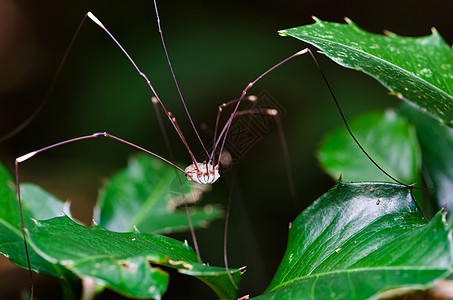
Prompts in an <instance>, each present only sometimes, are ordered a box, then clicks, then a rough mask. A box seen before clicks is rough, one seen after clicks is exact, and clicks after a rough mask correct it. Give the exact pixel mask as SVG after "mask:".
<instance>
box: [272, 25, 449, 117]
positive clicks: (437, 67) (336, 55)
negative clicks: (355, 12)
mask: <svg viewBox="0 0 453 300" xmlns="http://www.w3.org/2000/svg"><path fill="white" fill-rule="evenodd" d="M315 21H316V23H314V24H311V25H306V26H301V27H296V28H291V29H286V30H282V31H280V34H281V35H287V36H292V37H295V38H297V39H300V40H302V41H305V42H307V43H309V44H312V45H314V46H316V47H317V48H319V49H321V50H322V52H323V53H324V54H325V55H327V56H328V57H329V58H331V59H332V60H333V61H335V62H336V63H338V64H340V65H341V66H344V67H347V68H352V69H356V70H359V71H362V72H364V73H366V74H368V75H370V76H372V77H374V78H375V79H377V80H378V81H379V82H380V83H381V84H383V85H384V86H385V87H386V88H387V89H389V90H390V92H391V93H393V94H395V95H396V96H397V97H398V98H400V99H404V100H405V101H407V102H408V103H409V104H410V105H412V106H414V107H416V108H417V109H419V110H421V111H423V112H426V113H428V114H429V115H431V116H432V117H434V118H436V119H438V120H440V121H441V122H444V123H446V124H448V125H450V126H452V125H453V50H452V48H451V47H450V46H449V45H448V44H447V43H446V42H445V41H444V40H443V39H442V37H441V36H440V35H439V33H438V32H437V31H435V30H433V33H432V34H431V35H429V36H426V37H418V38H410V37H402V36H398V35H396V34H393V33H389V34H388V35H385V36H384V35H378V34H372V33H369V32H366V31H364V30H362V29H360V28H359V27H357V26H356V25H355V24H354V23H353V22H352V21H350V20H349V19H346V21H347V22H348V24H338V23H330V22H324V21H321V20H319V19H315Z"/></svg>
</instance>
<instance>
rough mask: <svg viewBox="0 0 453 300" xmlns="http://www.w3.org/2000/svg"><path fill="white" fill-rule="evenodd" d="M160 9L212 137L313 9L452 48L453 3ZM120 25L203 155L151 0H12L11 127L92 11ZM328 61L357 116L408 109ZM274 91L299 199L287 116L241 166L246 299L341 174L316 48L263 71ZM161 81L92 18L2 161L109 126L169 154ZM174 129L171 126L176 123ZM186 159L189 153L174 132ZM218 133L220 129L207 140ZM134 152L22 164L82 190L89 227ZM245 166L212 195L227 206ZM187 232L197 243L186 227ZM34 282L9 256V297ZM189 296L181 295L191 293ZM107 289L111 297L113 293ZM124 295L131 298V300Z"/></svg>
mask: <svg viewBox="0 0 453 300" xmlns="http://www.w3.org/2000/svg"><path fill="white" fill-rule="evenodd" d="M158 4H159V9H160V16H161V20H162V26H163V30H164V34H165V37H166V42H167V47H168V50H169V54H170V57H171V59H172V64H173V66H174V68H175V71H176V75H177V77H178V78H179V83H180V86H181V89H182V92H183V94H184V96H185V98H186V101H187V104H188V106H189V109H190V111H191V113H192V116H193V119H194V121H195V123H196V125H197V126H198V127H199V128H202V127H203V128H205V130H204V132H202V133H201V134H202V135H203V136H209V135H210V133H211V131H212V129H213V126H214V121H215V115H216V113H217V107H218V105H219V104H221V103H222V102H225V101H227V100H230V99H233V98H235V97H238V96H239V95H240V93H241V91H242V89H243V88H244V87H245V86H246V85H247V83H248V82H250V81H251V80H253V79H255V78H256V77H257V76H258V75H260V74H261V73H262V72H264V71H265V70H266V69H268V68H269V67H271V66H273V65H274V64H276V63H277V62H279V61H280V60H282V59H284V58H286V57H288V56H289V55H291V54H293V53H294V52H296V51H298V50H300V49H302V48H304V47H306V46H307V45H305V44H304V43H302V42H300V41H297V40H294V39H292V38H288V37H285V38H283V37H279V36H278V34H277V31H278V30H279V29H285V28H290V27H294V26H300V25H305V24H310V23H312V22H313V21H312V19H311V16H312V15H314V16H317V17H319V18H321V19H323V20H327V21H335V22H344V21H343V18H344V17H345V16H347V17H349V18H350V19H352V20H353V21H354V22H355V23H356V24H358V25H359V26H360V27H362V28H364V29H366V30H368V31H371V32H374V33H382V31H383V30H390V31H392V32H395V33H398V34H401V35H408V36H421V35H428V34H430V32H431V27H436V28H437V30H438V31H439V32H440V34H441V35H442V36H443V37H444V38H445V39H446V41H447V42H448V43H449V44H451V43H452V41H453V30H452V28H453V26H452V21H451V16H452V15H451V12H452V11H453V10H452V8H453V5H452V2H451V1H448V0H445V1H387V0H384V1H372V2H370V1H289V0H287V1H198V0H194V1H160V2H159V3H158ZM88 10H90V11H92V12H93V13H95V15H96V16H97V17H98V18H99V19H100V20H101V21H102V22H103V23H104V24H105V25H106V26H107V27H108V28H109V29H110V30H111V32H112V33H113V34H114V35H115V36H116V38H117V39H118V40H119V41H120V42H121V43H122V44H123V46H124V47H125V48H126V49H127V50H128V51H129V53H130V54H131V56H132V57H133V58H134V60H135V61H136V63H137V64H138V65H139V66H140V67H141V68H142V70H143V71H144V72H145V73H146V74H147V75H148V77H149V78H150V80H151V82H152V83H153V84H154V86H155V88H156V90H157V91H158V93H159V94H160V97H161V98H162V99H163V100H164V101H165V103H166V104H167V106H168V108H169V110H171V111H172V112H173V113H174V114H175V115H176V117H177V118H178V121H179V124H180V126H181V127H182V128H183V130H184V132H186V133H187V139H188V140H189V144H190V145H194V149H193V151H194V152H195V153H200V151H201V149H200V147H199V146H198V144H197V141H196V140H195V137H194V135H193V134H192V133H191V131H190V127H189V123H188V121H187V118H186V116H185V115H184V112H183V110H182V106H181V104H180V103H179V102H178V101H179V100H178V95H177V93H176V90H175V88H174V84H173V82H172V78H171V75H170V73H169V70H168V66H167V62H166V60H165V57H164V53H163V51H162V45H161V43H160V38H159V35H158V31H157V26H156V18H155V14H154V10H153V4H152V1H17V0H0V99H1V101H0V103H1V104H0V105H1V106H0V135H3V134H6V133H8V132H9V131H11V130H12V129H13V128H14V127H15V126H17V125H18V124H19V123H20V122H21V121H23V120H25V119H26V118H27V117H28V116H29V115H30V114H32V113H33V111H34V110H35V109H36V108H37V107H38V106H39V104H40V103H41V102H42V101H43V99H44V97H45V94H46V92H47V90H48V88H49V86H50V82H51V80H52V77H53V75H54V73H55V71H56V70H57V67H58V64H59V62H60V60H61V58H62V56H63V53H64V51H65V49H66V47H67V46H68V44H69V42H70V40H71V38H72V36H73V34H74V32H75V30H76V28H77V26H78V24H79V23H80V21H81V19H82V17H83V15H84V14H85V13H86V12H87V11H88ZM317 57H318V59H319V62H320V64H321V66H322V68H323V70H324V72H325V73H326V75H327V77H328V79H329V80H330V82H331V84H332V87H333V89H334V90H335V92H336V94H337V96H338V98H339V99H340V101H341V104H342V105H343V107H344V110H345V113H346V115H347V117H349V118H351V117H353V116H354V115H356V114H358V113H359V112H361V111H366V110H371V109H379V108H383V107H388V106H392V105H393V106H396V105H398V101H397V100H396V99H395V98H393V97H390V96H388V95H387V92H386V90H385V89H384V88H382V87H381V86H380V85H379V84H378V83H377V82H375V81H374V80H372V79H370V78H368V77H366V76H365V75H363V74H361V73H359V72H355V71H352V70H346V69H343V68H341V67H339V66H338V65H336V64H335V63H333V62H331V61H330V60H328V59H327V58H325V57H323V56H322V55H320V54H318V55H317ZM250 92H251V93H253V94H260V93H262V92H266V93H267V94H268V95H270V96H271V98H272V99H273V100H274V101H276V103H278V105H279V106H280V107H281V108H283V110H284V111H285V114H284V116H283V118H282V122H283V127H284V129H285V134H286V138H287V141H288V147H289V152H290V157H291V162H292V169H293V171H294V177H295V181H296V185H297V186H296V188H297V194H298V200H299V202H300V207H299V208H298V209H295V208H294V207H293V205H292V203H291V199H290V194H289V189H288V182H287V179H286V171H285V168H284V162H283V158H282V155H281V154H280V153H281V148H280V144H279V140H278V134H277V131H276V128H275V126H273V125H272V124H270V126H269V132H268V133H267V134H266V135H265V136H263V138H262V139H261V140H260V141H259V142H257V143H256V144H255V145H254V147H253V148H252V149H250V150H249V151H248V152H247V153H245V154H244V156H243V158H242V160H241V161H240V163H238V164H236V165H235V166H234V167H235V168H236V167H237V168H238V170H237V179H236V185H235V194H234V199H233V201H234V202H233V208H232V212H231V226H230V237H229V246H228V252H229V256H230V265H231V266H237V267H239V266H243V265H247V266H248V269H247V272H246V273H245V274H244V276H243V281H242V284H241V290H240V295H244V294H247V293H250V294H251V295H257V294H259V293H261V292H263V291H264V289H265V288H266V286H267V285H268V284H269V282H270V280H271V278H272V276H273V274H274V272H275V271H276V268H277V267H278V263H279V261H280V259H281V258H282V255H283V253H284V250H285V247H286V238H287V230H288V224H289V222H291V221H292V220H293V219H294V217H295V216H296V215H297V214H298V212H300V210H301V209H302V208H304V207H306V206H307V205H309V204H310V203H311V202H313V201H314V200H315V199H316V198H317V197H319V196H320V195H321V194H322V193H324V192H326V191H327V190H328V189H329V188H330V187H331V186H332V184H333V181H332V180H331V179H329V178H328V177H327V176H326V175H324V173H323V172H322V170H320V168H319V166H318V163H317V161H316V159H315V156H314V153H315V150H316V147H317V145H318V143H319V141H320V139H321V137H322V136H323V134H324V133H326V132H327V131H328V130H330V129H333V128H334V127H336V126H339V125H341V120H340V117H339V114H338V112H337V110H336V108H335V107H334V104H333V102H332V100H331V99H330V96H329V94H328V90H327V88H326V86H325V85H324V84H323V82H322V79H321V77H320V75H319V73H318V71H317V70H316V68H315V66H314V63H313V61H312V60H311V58H310V57H308V56H302V57H299V58H296V59H294V60H293V61H291V62H290V63H287V64H286V65H284V66H282V67H281V68H279V69H278V70H276V71H274V72H272V73H271V74H270V75H269V76H267V77H266V78H265V79H263V80H261V81H260V82H259V83H258V84H257V85H256V86H255V87H254V88H253V89H252V90H251V91H250ZM149 99H150V91H149V90H148V88H147V86H146V85H145V83H144V82H143V80H142V79H141V78H140V77H139V76H138V74H137V73H136V72H135V70H134V69H133V68H132V66H131V65H130V63H129V62H128V61H127V60H126V59H125V57H124V55H122V53H121V52H120V51H119V49H118V48H117V47H116V46H115V45H114V44H113V43H112V41H111V40H110V39H109V38H108V37H107V36H106V34H105V33H104V32H102V31H101V30H100V29H99V28H98V27H97V26H96V25H95V24H93V23H92V22H91V21H89V20H87V21H86V24H85V25H84V26H83V28H82V30H81V32H80V34H79V36H78V38H77V40H76V42H75V44H74V48H73V50H72V52H71V53H70V56H69V58H68V60H67V63H66V64H65V66H64V68H63V70H62V72H61V74H60V76H59V78H58V82H57V84H56V86H55V90H54V93H53V94H52V98H51V99H50V102H49V103H48V104H47V106H46V107H45V109H44V110H43V111H42V112H41V113H40V114H39V115H38V116H37V117H36V119H35V120H34V121H33V122H32V123H31V124H30V126H28V127H27V128H26V129H24V130H23V131H21V132H20V133H19V134H17V135H16V136H14V137H13V138H11V139H9V140H7V141H6V142H4V143H2V144H0V161H1V162H2V163H4V164H6V165H7V166H8V167H9V168H10V169H11V170H12V167H13V162H14V158H15V157H17V156H20V155H22V154H25V153H27V152H29V151H32V150H36V149H38V148H40V147H43V146H46V145H49V144H52V143H55V142H58V141H61V140H65V139H68V138H72V137H76V136H80V135H85V134H91V133H93V132H96V131H108V132H110V133H112V134H115V135H117V136H120V137H123V138H125V139H127V140H130V141H132V142H134V143H137V144H139V145H141V146H143V147H145V148H147V149H149V150H151V151H154V152H156V153H159V154H162V155H163V156H165V157H168V155H167V151H166V149H165V145H164V144H163V141H162V136H161V134H160V131H159V128H158V125H157V123H156V120H155V113H154V111H153V107H152V105H151V102H150V101H149ZM167 125H169V124H167ZM167 128H169V129H170V130H169V132H170V138H171V142H172V145H173V151H175V153H176V157H177V160H178V161H179V162H181V163H182V164H189V163H190V157H189V156H188V154H187V152H186V151H185V149H184V147H183V146H182V143H181V142H180V141H179V140H178V138H177V136H176V135H175V134H174V132H173V131H171V128H170V126H167ZM207 140H209V138H207ZM133 153H136V151H135V150H134V149H131V148H129V147H127V146H125V145H122V144H119V143H116V142H113V141H110V140H104V139H99V140H91V141H84V142H80V143H78V144H72V145H68V146H65V147H62V148H59V149H55V150H52V151H48V152H46V153H43V154H42V155H40V156H38V157H36V158H33V159H32V160H30V161H27V162H26V163H24V164H23V165H22V166H21V172H22V173H21V179H22V180H23V181H32V182H35V183H38V184H40V185H42V186H43V187H44V188H46V189H47V190H49V191H50V192H52V193H53V194H55V195H57V196H58V197H59V198H60V199H64V200H67V199H70V200H71V201H72V203H73V212H74V215H75V216H76V217H78V218H80V219H81V220H83V221H85V222H86V223H90V220H91V209H92V206H93V204H94V202H95V199H96V194H97V191H98V189H99V187H100V186H101V185H102V182H103V180H104V179H105V178H107V177H108V176H110V175H111V174H112V173H114V172H115V171H116V170H118V169H120V168H122V167H123V166H124V165H125V164H126V161H127V159H128V157H130V156H131V155H132V154H133ZM232 174H233V172H231V171H228V170H227V171H225V172H224V175H225V176H224V178H223V179H221V180H219V182H218V183H216V184H215V185H214V186H213V190H212V191H211V192H210V193H209V194H207V195H205V196H204V198H203V200H202V201H203V202H204V203H207V202H215V203H222V204H226V201H227V198H228V191H229V183H230V182H231V178H232ZM174 237H176V238H178V239H188V240H191V239H190V236H189V235H188V234H179V235H175V236H174ZM198 238H199V242H200V249H201V253H202V257H203V259H204V260H205V261H207V262H209V263H210V264H211V265H219V266H223V258H222V251H223V250H222V247H223V242H222V241H223V221H217V222H215V223H213V224H212V225H211V226H210V228H208V229H202V230H198ZM35 278H36V287H35V290H36V295H37V296H38V297H40V298H41V299H58V298H59V297H60V296H59V293H60V291H59V289H60V288H59V286H58V284H57V282H56V281H55V280H52V279H50V278H48V277H46V276H35ZM28 285H29V279H28V276H27V272H26V271H25V270H21V269H19V268H18V267H16V266H14V265H12V264H11V263H9V261H7V260H6V259H5V258H3V257H2V258H1V260H0V297H1V298H2V299H15V298H18V297H19V294H20V292H21V291H23V290H26V289H27V288H28ZM181 292H182V294H181ZM115 297H119V296H116V295H115V294H114V293H105V294H103V295H101V297H99V298H100V299H114V298H115ZM165 298H166V299H200V298H201V299H210V298H215V296H214V294H213V293H212V292H211V291H210V290H209V288H208V287H206V286H204V285H203V284H201V283H199V282H198V281H197V280H195V279H193V278H189V277H185V276H183V275H179V274H172V277H171V279H170V288H169V291H168V294H167V295H166V296H165ZM119 299H120V298H119Z"/></svg>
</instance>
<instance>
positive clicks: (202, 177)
mask: <svg viewBox="0 0 453 300" xmlns="http://www.w3.org/2000/svg"><path fill="white" fill-rule="evenodd" d="M154 6H155V12H156V16H157V23H158V29H159V33H160V36H161V41H162V45H163V48H164V52H165V55H166V58H167V62H168V64H169V67H170V70H171V73H172V75H173V78H174V82H175V84H176V87H177V90H178V93H179V95H180V99H181V102H182V104H183V106H184V108H185V110H186V114H187V116H188V118H189V120H190V123H191V126H192V128H193V130H194V132H195V134H196V136H197V138H198V140H199V142H200V143H201V145H202V147H203V150H204V152H205V154H206V157H207V160H206V161H203V162H198V161H197V160H196V158H195V156H194V154H193V152H192V150H191V149H190V147H189V145H188V143H187V141H186V139H185V137H184V135H183V133H182V130H181V128H180V127H179V125H178V123H177V122H176V118H175V117H174V116H173V114H172V113H171V112H170V111H168V110H167V108H166V107H165V105H164V104H163V102H162V101H161V99H160V98H159V96H158V95H157V92H156V91H155V89H154V87H153V85H152V84H151V81H150V80H149V79H148V77H147V76H146V75H145V74H144V73H143V72H142V71H141V70H140V69H139V67H138V66H137V65H136V63H135V62H134V60H133V59H132V58H131V57H130V55H129V54H128V53H127V51H126V50H125V49H124V48H123V46H122V45H121V44H120V43H119V42H118V41H117V40H116V38H115V37H114V36H113V35H112V34H111V33H110V32H109V30H108V29H107V28H106V27H105V26H104V25H103V24H102V23H101V21H99V20H98V19H97V18H96V17H95V16H94V15H93V14H92V13H91V12H88V13H87V14H86V15H85V16H84V18H83V20H82V22H81V23H80V25H79V27H78V29H77V31H76V34H75V35H74V38H73V39H72V41H71V43H70V45H69V47H68V50H67V52H66V54H65V56H64V58H63V60H62V63H61V64H60V67H59V69H58V70H57V75H58V73H59V71H60V69H61V66H62V64H63V63H64V61H65V59H66V56H67V54H68V52H69V50H70V48H71V46H72V44H73V42H74V39H75V37H76V36H77V34H78V32H79V30H80V28H81V26H82V25H83V23H84V22H85V20H86V17H88V18H90V19H91V20H92V21H93V22H94V23H96V24H97V25H98V26H99V27H100V28H101V29H102V30H103V31H104V32H105V33H107V34H108V35H109V37H110V38H111V39H112V40H113V41H114V42H115V44H116V45H117V46H118V47H119V48H120V49H121V51H122V52H123V54H124V55H125V56H126V57H127V58H128V60H129V61H130V63H131V64H132V65H133V67H134V68H135V69H136V71H137V72H138V74H139V75H140V76H141V77H142V78H143V79H144V80H145V82H146V84H147V85H148V87H149V89H150V90H151V92H152V94H153V97H152V102H153V103H154V104H155V106H160V108H161V109H162V110H163V111H164V113H165V115H166V116H167V117H168V119H169V120H170V122H171V124H172V126H173V127H174V129H175V131H176V133H177V134H178V136H179V137H180V139H181V141H182V142H183V144H184V146H185V147H186V149H187V151H188V153H189V155H190V157H191V159H192V164H190V165H189V166H188V167H186V168H185V169H184V170H183V169H181V168H180V167H178V166H177V165H175V164H174V163H173V162H172V161H171V160H168V159H165V158H163V157H162V156H160V155H158V154H156V153H154V152H151V151H149V150H147V149H144V148H143V147H140V146H138V145H136V144H133V143H131V142H129V141H126V140H124V139H122V138H119V137H116V136H114V135H111V134H109V133H107V132H98V133H94V134H91V135H86V136H80V137H76V138H73V139H69V140H65V141H62V142H59V143H56V144H53V145H50V146H47V147H44V148H41V149H38V150H35V151H32V152H30V153H28V154H25V155H22V156H20V157H18V158H17V159H16V163H15V166H16V185H17V186H16V188H17V197H18V201H19V210H20V218H21V224H22V235H23V241H24V247H25V252H26V257H27V264H28V268H29V273H30V278H31V282H32V288H31V294H32V298H33V278H32V271H31V265H30V261H29V257H28V247H27V242H26V236H25V228H24V222H23V216H22V207H21V200H20V189H19V172H18V168H19V164H20V163H22V162H24V161H26V160H28V159H30V158H31V157H33V156H35V155H36V154H39V153H41V152H44V151H47V150H49V149H52V148H56V147H59V146H62V145H65V144H69V143H72V142H76V141H80V140H85V139H91V138H97V137H106V138H110V139H114V140H116V141H119V142H121V143H124V144H127V145H129V146H132V147H134V148H136V149H138V150H140V151H143V152H146V153H148V154H150V155H152V156H155V157H156V158H158V159H160V160H162V161H164V162H166V163H167V164H169V165H171V166H173V167H174V168H175V170H177V171H179V172H181V173H183V174H184V175H185V176H186V178H187V179H188V180H190V181H193V182H196V183H198V184H212V183H214V182H215V181H217V180H218V179H219V178H220V173H219V164H220V159H221V156H222V152H223V151H224V147H225V142H226V139H227V136H228V132H229V130H230V128H231V124H232V122H233V120H234V118H236V117H238V116H240V115H251V114H267V115H270V116H275V117H277V118H276V119H277V120H278V112H277V110H275V109H265V110H259V109H256V110H242V111H241V110H239V106H240V104H241V102H243V101H246V100H251V101H255V100H256V99H255V98H254V97H247V93H248V91H249V90H250V89H251V88H252V87H253V86H254V85H255V83H256V82H258V81H259V80H260V79H261V78H263V77H264V76H266V75H267V74H268V73H270V72H271V71H272V70H274V69H276V68H278V67H279V66H281V65H282V64H284V63H286V62H287V61H289V60H291V59H293V58H295V57H297V56H300V55H303V54H307V53H308V54H309V55H310V56H311V58H312V59H313V61H314V63H315V65H316V67H317V68H318V70H319V71H320V73H321V75H322V77H323V80H324V82H325V84H326V85H327V87H328V89H329V92H330V94H331V96H332V98H333V100H334V102H335V104H336V106H337V109H338V111H339V112H340V115H341V117H342V120H343V122H344V124H345V126H346V128H347V130H348V132H349V134H350V135H351V137H352V138H353V140H354V141H355V143H356V144H357V145H358V146H359V148H360V149H361V150H362V152H363V153H364V154H365V155H366V156H367V157H368V159H370V161H371V162H372V163H373V164H374V165H376V167H377V168H378V169H379V170H381V171H382V172H383V173H384V174H386V175H387V176H388V177H389V178H391V179H392V180H394V181H396V182H398V183H400V184H403V185H405V184H404V183H402V182H400V181H398V180H397V179H395V178H393V177H392V176H391V175H389V174H388V173H387V172H386V171H385V170H383V169H382V168H381V167H380V166H379V165H378V164H377V163H376V162H375V161H374V160H373V159H372V158H371V157H370V156H369V155H368V153H367V152H366V151H365V150H364V149H363V147H362V146H361V145H360V143H359V142H358V141H357V139H356V138H355V136H354V135H353V133H352V132H351V130H350V128H349V126H348V123H347V121H346V118H345V116H344V114H343V112H342V110H341V108H340V106H339V102H338V101H337V99H336V97H335V95H334V93H333V90H332V89H331V87H330V85H329V83H328V81H327V79H326V77H325V75H324V73H323V72H322V70H321V68H320V66H319V64H318V62H317V60H316V58H315V56H314V54H313V53H312V51H311V50H310V49H309V48H305V49H303V50H301V51H298V52H297V53H295V54H293V55H291V56H290V57H288V58H286V59H284V60H282V61H281V62H279V63H278V64H276V65H274V66H273V67H271V68H270V69H268V70H267V71H265V72H264V73H263V74H261V75H260V76H259V77H257V78H256V79H255V80H254V81H252V82H250V83H249V84H248V85H247V86H246V88H245V89H244V90H243V91H242V93H241V95H240V97H239V98H238V99H236V100H233V101H230V102H227V103H224V104H222V105H220V106H219V110H218V114H217V118H216V126H215V131H214V136H213V149H212V151H211V153H209V152H208V150H207V149H206V147H205V145H204V143H203V141H202V139H201V137H200V135H199V134H198V132H197V130H196V127H195V125H194V123H193V121H192V118H191V116H190V114H189V111H188V109H187V106H186V104H185V101H184V98H183V96H182V93H181V91H180V88H179V85H178V82H177V80H176V77H175V74H174V72H173V68H172V65H171V62H170V59H169V56H168V52H167V49H166V46H165V42H164V38H163V33H162V29H161V25H160V18H159V13H158V10H157V4H156V1H154ZM54 82H55V81H53V82H52V85H51V88H50V90H51V89H52V88H53V84H54ZM45 101H46V100H45ZM229 105H234V109H233V112H232V113H231V114H230V116H229V117H228V119H227V121H226V123H225V124H224V126H223V127H222V129H221V130H220V132H219V133H218V128H219V120H220V116H221V113H222V111H223V109H224V108H225V107H227V106H229ZM42 106H43V105H41V107H40V108H38V110H37V111H39V110H41V108H42ZM35 115H36V113H34V114H33V115H32V117H31V118H33V117H34V116H35ZM26 123H28V121H26ZM277 124H278V126H279V127H280V124H279V122H277ZM281 137H282V135H281ZM165 139H166V137H165ZM282 144H283V147H285V143H284V137H283V138H282ZM284 152H285V150H284ZM170 156H172V155H171V154H170ZM172 160H173V159H172ZM285 160H286V163H287V166H288V165H289V163H288V161H287V155H285ZM288 175H289V176H290V187H291V189H292V190H293V189H294V188H293V185H292V184H291V180H292V179H291V173H290V172H288ZM178 179H179V177H178ZM292 192H293V191H292ZM186 209H187V213H188V221H189V225H190V230H191V234H192V238H193V242H194V247H195V251H196V253H197V256H198V259H199V261H200V262H201V259H200V253H199V249H198V245H197V241H196V237H195V233H194V229H193V225H192V223H191V219H190V214H189V212H188V208H187V203H186ZM228 212H229V205H228V209H227V216H226V224H225V225H226V226H225V239H224V260H225V266H226V269H227V270H228V262H227V256H226V228H227V226H228ZM229 275H230V274H229ZM230 276H231V275H230ZM230 278H231V277H230ZM233 283H234V282H233Z"/></svg>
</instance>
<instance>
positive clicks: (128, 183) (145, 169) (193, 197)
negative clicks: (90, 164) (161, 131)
mask: <svg viewBox="0 0 453 300" xmlns="http://www.w3.org/2000/svg"><path fill="white" fill-rule="evenodd" d="M181 182H182V183H183V186H184V195H185V198H186V201H188V202H189V203H193V202H196V201H197V200H198V199H199V198H200V197H201V194H202V193H203V191H204V190H205V189H206V186H201V185H196V184H193V183H192V182H189V181H187V180H186V179H185V178H183V179H182V180H181ZM182 201H183V200H182V197H181V189H180V186H179V183H178V181H177V178H176V175H175V170H174V168H173V167H171V166H169V165H167V164H165V163H163V162H162V161H160V160H158V159H155V158H153V157H150V156H149V155H139V156H137V157H135V158H133V159H131V160H130V161H129V164H128V167H127V168H126V169H124V170H122V171H120V172H118V173H116V174H115V175H114V176H112V178H111V179H110V180H109V181H108V183H107V184H106V185H105V186H104V188H103V189H102V191H101V193H100V195H99V200H98V208H97V211H98V214H99V216H98V217H96V220H97V222H98V223H99V224H100V225H102V226H103V227H105V228H107V229H109V230H113V231H118V232H121V231H131V230H133V229H134V226H135V227H136V228H138V229H139V230H140V231H143V232H152V233H170V232H175V231H181V230H187V229H188V228H189V225H188V221H187V214H186V211H185V210H184V209H180V208H178V206H180V205H181V204H182V203H183V202H182ZM190 215H191V218H192V222H193V224H194V226H195V227H201V226H206V225H207V224H208V223H209V222H211V221H212V220H215V219H217V218H219V217H220V216H221V215H222V210H221V209H219V208H218V207H215V206H213V205H206V206H204V207H198V208H195V207H192V208H191V214H190Z"/></svg>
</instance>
